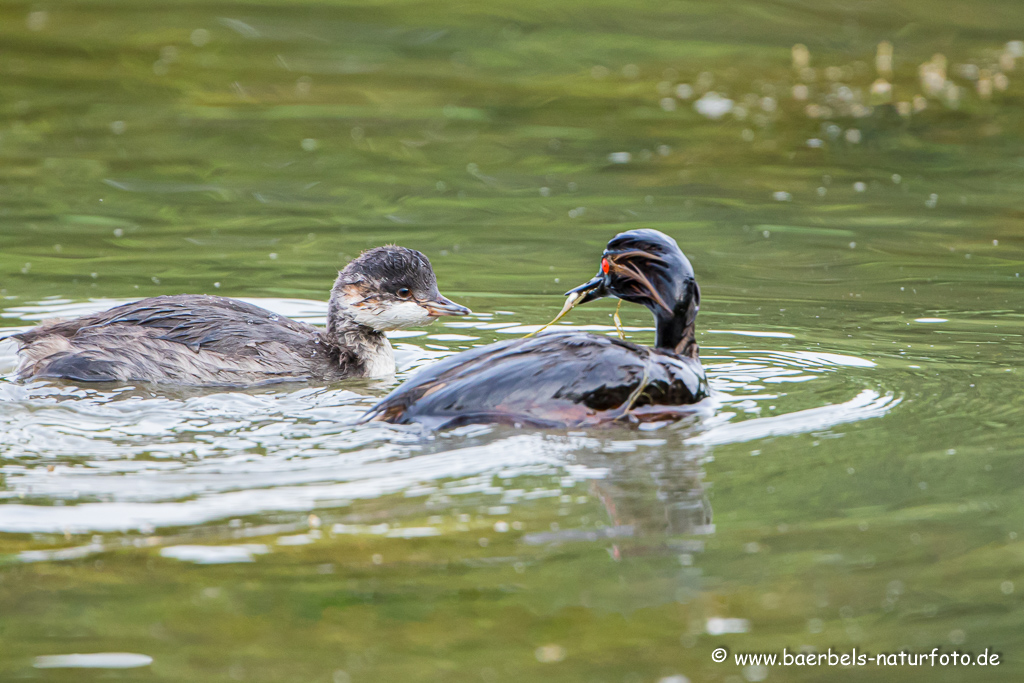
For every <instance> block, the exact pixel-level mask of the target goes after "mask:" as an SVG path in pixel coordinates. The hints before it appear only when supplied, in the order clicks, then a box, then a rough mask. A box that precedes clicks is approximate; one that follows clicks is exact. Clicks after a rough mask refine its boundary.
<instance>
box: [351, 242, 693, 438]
mask: <svg viewBox="0 0 1024 683" xmlns="http://www.w3.org/2000/svg"><path fill="white" fill-rule="evenodd" d="M566 295H567V296H568V297H569V300H568V301H567V304H566V308H564V309H563V312H564V311H565V310H567V309H569V308H571V307H572V306H574V305H578V304H582V303H587V302H589V301H593V300H595V299H599V298H601V297H606V296H611V297H618V298H619V299H621V300H623V301H628V302H633V303H638V304H641V305H643V306H646V307H647V308H648V309H649V310H650V311H651V313H653V314H654V319H655V321H656V328H655V329H656V331H655V344H654V347H653V348H651V347H648V346H642V345H640V344H634V343H632V342H628V341H623V340H619V339H614V338H611V337H608V336H604V335H597V334H589V333H585V332H575V331H565V332H551V333H547V334H542V335H539V336H536V337H527V338H523V339H515V340H510V341H501V342H497V343H494V344H488V345H485V346H480V347H479V348H475V349H470V350H468V351H463V352H461V353H458V354H455V355H453V356H449V357H448V358H445V359H443V360H441V361H439V362H438V363H435V364H433V365H431V366H429V367H427V368H425V369H424V370H422V371H420V372H419V373H418V374H416V375H414V376H413V377H412V378H411V379H410V380H409V381H407V382H406V383H405V384H403V385H401V386H400V387H398V388H397V389H395V390H394V391H392V392H391V393H390V394H389V395H388V396H387V397H385V398H384V399H383V400H382V401H380V402H379V403H378V404H377V405H375V406H374V407H373V408H371V409H370V410H369V412H367V413H366V415H364V416H363V418H362V420H363V421H369V420H378V421H383V422H391V423H396V424H410V423H419V424H422V425H424V426H426V427H428V428H431V429H444V428H450V427H456V426H459V425H463V424H473V423H505V424H513V425H531V426H537V427H581V426H595V425H602V424H608V423H613V422H643V421H656V420H658V421H660V420H666V419H672V418H674V417H679V416H681V415H683V414H686V413H687V412H692V409H689V410H687V409H686V408H685V406H688V405H689V404H692V403H695V402H697V401H699V400H701V399H702V398H704V397H706V396H708V393H709V391H708V384H707V379H706V378H705V375H704V369H703V368H702V367H701V364H700V359H699V357H698V348H697V342H696V340H695V339H694V325H695V322H696V319H697V312H698V310H699V309H700V288H699V287H698V286H697V281H696V279H695V278H694V274H693V268H692V267H691V266H690V262H689V261H688V260H687V259H686V256H684V255H683V252H682V251H680V249H679V246H678V245H677V244H676V242H675V240H674V239H672V238H671V237H669V236H668V235H665V234H664V233H661V232H659V231H657V230H630V231H629V232H624V233H621V234H619V235H616V236H615V237H614V238H612V240H611V241H610V242H608V246H607V247H606V248H605V250H604V254H603V255H602V257H601V266H600V270H599V271H598V273H597V275H596V276H595V277H594V278H593V279H592V280H590V281H589V282H587V283H586V284H583V285H581V286H579V287H577V288H575V289H573V290H571V291H570V292H567V294H566Z"/></svg>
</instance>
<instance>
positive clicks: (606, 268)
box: [601, 258, 609, 275]
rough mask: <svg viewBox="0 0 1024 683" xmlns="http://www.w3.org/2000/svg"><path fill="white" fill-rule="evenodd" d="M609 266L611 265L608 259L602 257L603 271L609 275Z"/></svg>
mask: <svg viewBox="0 0 1024 683" xmlns="http://www.w3.org/2000/svg"><path fill="white" fill-rule="evenodd" d="M608 268H609V266H608V259H606V258H603V259H601V272H602V273H604V274H605V275H607V274H608Z"/></svg>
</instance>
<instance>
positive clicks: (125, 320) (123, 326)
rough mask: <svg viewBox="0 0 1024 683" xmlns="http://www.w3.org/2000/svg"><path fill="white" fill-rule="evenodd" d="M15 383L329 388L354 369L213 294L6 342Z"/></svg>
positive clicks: (327, 344) (339, 355)
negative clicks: (15, 349)
mask: <svg viewBox="0 0 1024 683" xmlns="http://www.w3.org/2000/svg"><path fill="white" fill-rule="evenodd" d="M14 339H16V340H18V341H19V342H21V343H22V344H23V345H24V346H25V347H26V351H27V352H28V355H27V356H26V357H25V360H24V361H23V364H22V366H21V367H20V368H19V375H21V376H22V377H62V378H65V379H72V380H78V381H83V382H104V381H107V382H115V381H121V382H126V381H139V380H144V381H154V382H163V383H175V384H193V385H241V384H258V383H265V382H273V381H287V380H304V379H313V380H322V381H330V380H335V379H340V378H342V377H347V376H350V375H353V374H358V373H359V372H360V370H361V367H360V366H361V361H360V360H359V358H357V357H355V355H354V354H352V353H345V352H344V351H343V350H342V349H341V348H339V347H338V346H336V345H335V344H333V343H332V342H331V341H330V340H328V339H327V337H326V335H325V333H324V331H323V330H318V329H317V328H315V327H313V326H312V325H308V324H306V323H301V322H297V321H295V320H291V319H290V318H285V317H283V316H280V315H276V314H273V313H271V312H270V311H268V310H266V309H263V308H260V307H259V306H253V305H252V304H247V303H245V302H243V301H237V300H235V299H227V298H224V297H219V296H206V295H193V294H181V295H177V296H158V297H153V298H151V299H143V300H142V301H135V302H132V303H130V304H124V305H123V306H117V307H115V308H112V309H110V310H108V311H103V312H102V313H95V314H93V315H87V316H83V317H81V318H75V319H74V320H66V321H56V322H52V323H45V324H43V325H40V326H39V327H36V328H33V329H31V330H29V331H28V332H23V333H22V334H17V335H14Z"/></svg>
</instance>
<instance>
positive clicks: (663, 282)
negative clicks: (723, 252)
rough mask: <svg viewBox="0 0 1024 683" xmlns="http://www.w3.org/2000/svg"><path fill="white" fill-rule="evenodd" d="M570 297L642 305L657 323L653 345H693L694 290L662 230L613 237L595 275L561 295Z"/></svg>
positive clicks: (682, 259)
mask: <svg viewBox="0 0 1024 683" xmlns="http://www.w3.org/2000/svg"><path fill="white" fill-rule="evenodd" d="M573 293H576V294H577V295H578V296H579V297H580V298H579V299H578V301H577V302H576V305H579V304H582V303H586V302H588V301H593V300H595V299H600V298H601V297H606V296H614V297H617V298H619V299H622V300H623V301H630V302H633V303H637V304H641V305H642V306H646V307H647V308H648V309H650V311H651V313H653V314H654V317H655V319H656V320H657V323H658V335H657V336H658V339H657V345H658V346H659V347H668V348H673V349H677V350H678V352H679V353H683V352H684V348H686V347H688V346H689V344H691V343H692V341H693V326H694V322H695V320H696V317H697V311H698V310H700V288H699V287H698V286H697V281H696V278H695V277H694V274H693V267H692V266H691V265H690V262H689V261H688V260H687V258H686V256H684V255H683V252H682V251H681V250H680V249H679V245H678V244H676V241H675V240H674V239H672V238H671V237H669V236H668V235H666V234H665V233H663V232H659V231H657V230H646V229H645V230H630V231H628V232H623V233H620V234H618V235H616V236H615V237H613V238H612V239H611V241H609V242H608V246H607V247H605V250H604V254H602V257H601V266H600V269H599V270H598V273H597V276H596V277H594V278H593V279H592V280H591V281H590V282H587V283H586V284H583V285H580V286H579V287H577V288H575V289H573V290H570V291H569V292H566V294H567V295H568V294H573ZM694 348H695V347H694ZM686 352H687V353H689V351H688V350H687V351H686ZM693 353H696V351H695V350H694V351H693Z"/></svg>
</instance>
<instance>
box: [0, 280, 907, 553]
mask: <svg viewBox="0 0 1024 683" xmlns="http://www.w3.org/2000/svg"><path fill="white" fill-rule="evenodd" d="M248 301H250V302H251V303H254V304H256V305H259V306H263V307H265V308H267V309H269V310H272V311H274V312H276V313H280V314H282V315H287V316H290V317H295V318H298V319H302V320H304V321H307V322H310V323H313V324H323V322H324V320H325V316H326V305H325V304H323V303H322V302H314V301H302V300H295V299H249V300H248ZM118 303H122V302H117V301H110V300H102V301H93V302H87V303H73V302H69V301H65V300H55V301H47V302H41V303H37V304H31V305H23V306H18V307H12V308H9V309H7V310H6V311H5V312H4V315H5V316H7V317H14V316H17V318H18V319H20V320H25V321H36V320H41V319H45V318H50V317H55V316H59V315H81V314H84V313H88V312H92V311H95V310H102V309H104V308H106V307H109V306H111V305H116V304H118ZM491 320H492V317H491V316H490V315H487V314H484V315H478V316H477V319H476V320H461V321H455V322H451V323H448V324H447V325H446V326H445V327H448V328H453V329H458V330H462V331H463V333H460V334H448V333H443V332H428V334H427V338H429V339H432V340H435V341H442V342H448V343H449V344H450V345H451V346H450V347H448V348H449V350H447V351H444V352H441V351H435V352H431V351H429V350H426V349H422V348H420V347H418V346H415V345H413V344H410V343H404V342H396V346H397V356H398V361H399V366H400V368H401V371H400V376H399V379H401V378H403V377H406V376H408V375H409V374H410V373H412V372H414V371H415V369H417V368H418V367H420V366H422V365H424V364H427V363H429V362H430V361H431V360H433V359H434V358H437V357H440V356H443V355H446V354H447V353H450V352H452V351H454V350H457V348H459V347H460V346H461V345H462V344H463V343H465V342H470V341H476V340H477V339H478V338H479V337H477V336H475V335H473V336H471V335H467V334H465V333H464V332H465V331H469V330H477V331H478V332H479V334H480V335H481V336H486V337H488V338H487V339H484V340H482V341H483V342H486V341H490V340H492V339H494V338H499V335H501V336H504V335H509V334H522V333H525V332H527V331H530V330H532V329H534V328H535V327H536V326H528V325H521V324H518V323H516V322H515V320H514V319H513V320H510V321H509V322H508V323H505V324H503V325H501V326H498V327H496V326H495V325H494V324H493V323H492V322H491ZM566 327H567V328H574V327H575V329H585V330H589V331H596V332H605V333H612V332H613V331H614V328H613V327H610V326H607V325H578V326H570V325H567V326H566ZM630 329H631V330H632V331H638V332H644V331H647V330H646V328H630ZM747 334H752V335H756V334H757V333H756V331H750V332H747ZM395 336H396V337H397V338H402V334H401V333H399V334H398V335H395ZM5 351H6V353H5V354H4V356H2V357H0V358H2V361H0V362H2V363H3V364H4V365H6V366H8V367H10V366H11V365H12V364H13V361H12V351H13V349H12V346H11V344H10V343H9V342H8V343H7V345H6V347H5ZM705 363H706V366H707V371H708V375H709V379H710V382H711V385H712V387H713V389H714V390H715V392H716V394H715V396H714V397H712V398H711V399H709V400H708V401H706V402H705V405H704V406H703V410H702V412H701V415H703V418H704V419H703V420H698V421H696V422H694V421H692V420H691V421H689V422H685V423H683V424H680V425H674V426H673V427H672V429H671V431H672V432H673V437H672V438H674V439H677V440H678V441H677V442H678V443H679V444H680V446H681V447H684V446H683V444H689V445H697V444H703V445H710V444H719V445H720V444H728V443H739V442H742V441H747V440H752V439H756V438H762V437H765V436H770V435H782V434H799V433H804V432H809V431H812V430H826V429H828V428H830V427H831V426H833V425H837V424H842V423H847V422H853V421H857V420H863V419H868V418H872V417H878V416H881V415H884V414H885V413H886V412H888V411H889V410H890V409H891V408H893V407H894V406H896V405H898V403H899V399H897V398H894V397H893V395H892V394H891V393H889V394H887V395H885V396H881V395H879V394H878V392H876V391H872V390H868V389H864V390H862V391H860V392H859V393H858V394H857V395H856V396H854V397H852V398H850V399H849V400H848V401H846V402H843V403H838V404H836V405H829V406H821V407H817V408H811V409H805V410H796V411H793V412H791V413H789V414H786V413H781V414H780V413H778V412H774V413H773V416H772V417H751V416H756V415H758V414H760V413H761V412H762V409H763V408H764V405H763V404H764V403H765V401H768V400H770V399H774V398H777V394H775V393H766V392H765V391H764V390H765V385H768V386H772V387H777V386H779V385H781V384H783V383H805V382H808V381H819V382H827V381H828V378H829V376H830V374H832V372H833V371H834V370H835V369H837V368H863V369H867V368H872V367H873V366H874V363H872V362H871V361H868V360H865V359H861V358H856V357H851V356H843V355H840V354H829V353H815V352H811V351H794V352H785V351H775V352H772V351H764V350H731V349H729V348H728V347H714V348H708V350H707V356H706V358H705ZM354 384H355V386H350V387H346V388H340V387H337V388H336V387H327V386H320V387H305V386H303V387H295V386H287V385H286V386H282V387H271V388H266V387H264V388H260V389H254V390H245V391H210V390H205V391H200V390H196V391H189V390H182V389H174V388H160V387H145V386H139V387H132V386H127V387H114V388H110V387H107V386H103V387H92V386H89V385H69V384H65V383H61V382H52V381H35V382H30V383H27V384H12V383H6V382H5V383H3V384H0V396H2V399H3V403H2V406H0V407H2V409H0V448H2V449H3V450H4V452H5V453H6V455H7V458H8V460H7V462H6V463H5V464H4V465H3V466H2V467H0V473H2V474H3V475H4V478H5V482H6V487H5V490H3V491H0V499H7V500H8V503H7V504H5V505H3V506H0V531H6V532H14V533H28V532H34V533H65V534H67V533H71V534H84V533H90V532H111V531H127V530H139V531H142V532H144V533H153V532H154V530H156V529H161V528H168V527H175V528H181V527H187V526H190V525H200V524H206V523H210V522H221V521H224V520H227V519H230V518H235V517H244V516H255V515H260V514H265V513H272V512H310V511H313V510H316V509H318V508H321V507H330V508H335V507H343V506H345V505H348V504H349V503H351V502H352V501H354V500H360V499H373V498H378V497H381V496H387V495H391V494H396V493H402V492H407V493H408V492H410V491H416V492H418V495H422V494H423V493H424V491H425V490H427V489H431V488H436V487H437V486H444V487H446V490H447V491H448V493H449V495H450V494H451V493H452V489H451V486H452V485H453V483H455V485H456V486H457V487H458V488H459V492H460V493H467V492H478V491H479V488H478V487H475V486H468V485H465V484H464V482H469V481H473V480H475V479H476V478H479V477H481V476H485V475H491V474H494V473H498V472H504V473H506V474H503V475H502V476H508V475H507V473H508V472H510V471H514V470H517V469H523V468H536V467H541V468H542V469H543V470H545V471H550V472H555V471H564V472H566V476H569V477H571V478H574V479H593V478H601V477H604V476H605V475H606V474H607V472H606V469H604V468H597V469H594V468H591V467H589V466H587V465H586V464H579V454H581V453H602V452H621V451H622V450H623V449H626V450H629V449H631V448H633V447H634V446H633V444H635V443H636V442H637V439H638V436H639V435H638V434H637V433H636V432H635V431H633V430H623V429H617V430H611V432H610V433H609V434H602V435H600V436H599V437H597V436H583V435H577V436H573V435H567V434H558V433H544V432H539V433H529V432H526V433H519V432H517V431H512V432H511V433H507V431H508V430H505V429H499V428H494V427H487V426H473V427H469V428H466V429H463V430H461V431H460V430H455V431H454V432H452V433H447V434H441V435H429V434H425V433H423V432H421V431H420V430H419V429H418V428H408V427H394V426H390V425H381V424H373V423H371V424H366V425H356V424H354V423H355V421H356V419H357V418H358V417H359V416H360V415H361V414H362V413H363V412H364V411H365V410H366V409H367V408H368V407H369V406H370V405H372V403H373V402H374V401H375V400H376V398H377V397H378V396H379V395H380V394H381V393H382V392H383V391H384V390H386V388H387V386H388V385H389V384H390V382H357V383H354ZM190 394H191V395H190ZM719 406H721V407H719ZM772 408H773V409H774V406H772ZM716 410H717V413H716ZM741 416H742V417H746V419H740V420H738V418H739V417H741ZM737 420H738V421H737ZM467 441H468V442H469V444H468V445H467ZM473 442H480V443H473ZM684 448H685V447H684ZM691 450H692V449H691ZM574 463H577V464H574ZM459 482H463V484H459ZM424 487H426V488H424ZM15 501H18V502H15ZM22 501H24V502H22ZM41 503H56V504H46V505H41Z"/></svg>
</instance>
